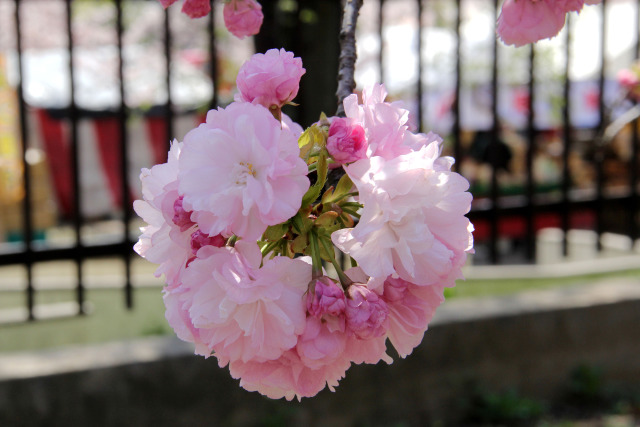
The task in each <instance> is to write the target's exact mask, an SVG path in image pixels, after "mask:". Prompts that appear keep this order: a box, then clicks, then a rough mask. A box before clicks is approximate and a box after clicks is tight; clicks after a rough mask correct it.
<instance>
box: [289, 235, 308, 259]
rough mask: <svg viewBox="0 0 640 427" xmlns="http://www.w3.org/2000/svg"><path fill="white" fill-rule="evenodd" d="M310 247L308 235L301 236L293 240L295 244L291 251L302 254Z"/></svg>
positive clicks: (292, 245)
mask: <svg viewBox="0 0 640 427" xmlns="http://www.w3.org/2000/svg"><path fill="white" fill-rule="evenodd" d="M307 246H309V238H308V237H307V234H301V235H299V236H298V237H296V238H295V239H293V243H292V244H291V251H293V252H294V253H298V254H302V253H304V251H305V249H306V248H307Z"/></svg>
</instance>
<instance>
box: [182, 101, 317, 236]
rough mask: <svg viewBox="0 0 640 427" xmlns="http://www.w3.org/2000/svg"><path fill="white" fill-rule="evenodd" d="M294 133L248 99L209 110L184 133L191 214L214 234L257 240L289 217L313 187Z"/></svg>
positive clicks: (184, 166)
mask: <svg viewBox="0 0 640 427" xmlns="http://www.w3.org/2000/svg"><path fill="white" fill-rule="evenodd" d="M299 153H300V149H299V148H298V142H297V139H296V137H295V136H294V134H293V133H292V132H291V131H290V130H288V128H286V127H283V126H281V124H280V122H278V121H277V120H275V119H274V118H273V116H272V115H271V114H270V113H269V111H268V110H267V109H266V108H264V107H262V106H260V105H252V104H249V103H232V104H231V105H229V106H228V107H227V108H225V109H222V108H219V109H218V110H211V111H209V113H208V114H207V121H206V123H203V124H201V125H200V126H199V127H198V128H196V129H194V130H192V131H190V132H189V133H187V135H186V136H185V137H184V148H183V150H182V154H181V156H180V174H179V178H180V183H179V189H180V192H181V194H183V195H184V201H183V205H184V207H185V208H186V209H189V210H191V211H193V213H192V214H191V219H192V220H193V221H195V222H196V223H198V226H199V227H200V229H202V231H203V232H205V233H207V234H208V235H210V236H215V235H217V234H220V233H223V232H225V230H226V231H228V233H233V234H236V235H238V236H240V237H244V238H247V239H257V238H259V237H260V235H262V233H263V232H264V230H265V229H266V228H267V226H269V225H275V224H279V223H281V222H284V221H286V220H288V219H289V218H291V217H292V216H293V215H295V213H296V212H297V211H298V209H299V208H300V203H301V200H302V196H303V195H304V193H305V192H306V191H307V189H308V188H309V179H308V178H307V176H306V175H307V166H306V163H305V162H304V160H302V159H301V158H300V157H299Z"/></svg>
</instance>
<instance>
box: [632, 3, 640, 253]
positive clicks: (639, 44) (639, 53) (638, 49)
mask: <svg viewBox="0 0 640 427" xmlns="http://www.w3.org/2000/svg"><path fill="white" fill-rule="evenodd" d="M635 18H636V24H635V28H636V29H638V31H636V45H635V52H634V58H635V60H636V61H638V58H640V0H639V1H637V2H636V16H635ZM631 125H632V129H631V159H630V160H629V189H630V197H631V199H630V201H629V205H630V206H629V237H631V242H632V244H635V241H636V239H638V219H637V216H638V159H639V157H640V152H639V151H638V142H639V140H640V135H639V133H640V132H638V120H634V121H633V122H632V124H631Z"/></svg>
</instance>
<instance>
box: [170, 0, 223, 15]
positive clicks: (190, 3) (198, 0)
mask: <svg viewBox="0 0 640 427" xmlns="http://www.w3.org/2000/svg"><path fill="white" fill-rule="evenodd" d="M159 1H160V4H162V6H163V7H164V8H165V9H166V8H168V7H169V6H171V5H172V4H173V3H175V2H176V1H177V0H159ZM210 11H211V5H210V3H209V0H185V1H184V4H183V5H182V13H184V14H186V15H188V16H189V17H190V18H202V17H203V16H205V15H207V14H208V13H209V12H210Z"/></svg>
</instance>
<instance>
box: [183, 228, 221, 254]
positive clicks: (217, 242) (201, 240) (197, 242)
mask: <svg viewBox="0 0 640 427" xmlns="http://www.w3.org/2000/svg"><path fill="white" fill-rule="evenodd" d="M226 243H227V240H226V239H225V238H224V237H222V234H218V235H217V236H209V235H208V234H206V233H203V232H202V231H201V230H196V231H194V232H193V234H192V235H191V253H193V254H194V255H195V254H196V253H198V249H200V248H201V247H203V246H215V247H217V248H221V247H223V246H224V245H225V244H226Z"/></svg>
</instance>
